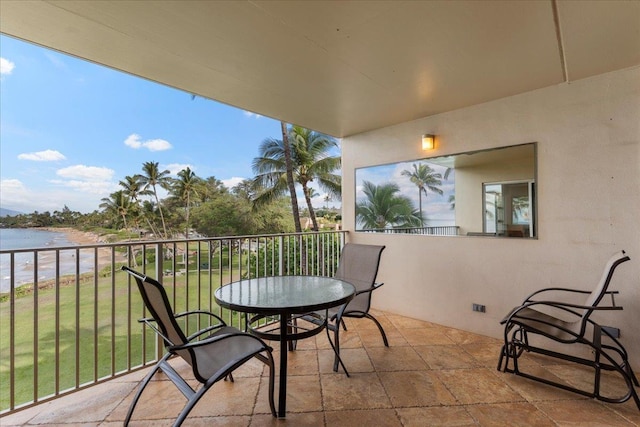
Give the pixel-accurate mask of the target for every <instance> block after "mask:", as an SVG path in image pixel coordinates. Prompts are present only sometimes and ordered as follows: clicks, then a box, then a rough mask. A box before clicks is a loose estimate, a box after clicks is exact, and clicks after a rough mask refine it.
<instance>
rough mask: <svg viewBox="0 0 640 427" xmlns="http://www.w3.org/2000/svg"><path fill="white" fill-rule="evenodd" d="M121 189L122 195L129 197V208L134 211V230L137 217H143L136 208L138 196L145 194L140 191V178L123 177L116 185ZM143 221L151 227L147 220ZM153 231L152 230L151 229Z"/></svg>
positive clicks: (138, 204) (135, 176) (138, 201)
mask: <svg viewBox="0 0 640 427" xmlns="http://www.w3.org/2000/svg"><path fill="white" fill-rule="evenodd" d="M118 184H119V185H120V186H121V187H122V189H123V190H122V191H123V192H124V194H125V195H126V196H127V197H129V200H130V201H131V204H132V206H131V208H132V210H133V211H135V212H134V213H135V214H136V215H135V216H134V220H135V221H136V225H135V226H136V228H137V227H138V224H137V221H138V215H137V214H139V213H140V215H142V216H144V213H143V212H141V211H140V210H139V209H138V208H139V207H140V196H141V195H144V194H145V192H144V190H143V189H142V187H143V185H142V183H141V182H140V176H139V175H134V176H130V175H129V176H125V177H124V180H122V181H120V182H119V183H118ZM145 219H146V220H147V224H148V225H149V226H151V224H149V219H148V218H146V217H145ZM151 229H152V230H153V228H151Z"/></svg>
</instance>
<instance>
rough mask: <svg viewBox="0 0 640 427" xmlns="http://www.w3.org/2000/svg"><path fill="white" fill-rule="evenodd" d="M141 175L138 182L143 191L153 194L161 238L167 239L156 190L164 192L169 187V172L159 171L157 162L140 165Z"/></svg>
mask: <svg viewBox="0 0 640 427" xmlns="http://www.w3.org/2000/svg"><path fill="white" fill-rule="evenodd" d="M142 172H143V173H144V174H143V175H138V176H139V177H140V181H141V182H142V185H143V186H144V190H145V191H150V192H151V193H150V194H153V197H154V198H155V200H156V206H158V211H159V212H160V219H161V221H162V231H163V233H164V235H163V238H165V239H166V238H167V226H166V224H165V222H164V214H163V213H162V205H161V204H160V200H159V199H158V189H157V187H158V186H160V187H161V188H164V189H165V190H168V189H169V187H170V185H171V177H169V174H170V172H169V170H167V169H165V170H163V171H160V168H159V166H158V162H145V163H143V165H142Z"/></svg>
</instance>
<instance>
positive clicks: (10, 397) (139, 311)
mask: <svg viewBox="0 0 640 427" xmlns="http://www.w3.org/2000/svg"><path fill="white" fill-rule="evenodd" d="M345 233H346V232H344V231H332V232H313V233H300V234H296V233H292V234H275V235H256V236H234V237H220V238H198V239H188V240H187V239H177V240H162V241H131V242H119V243H111V244H95V245H82V246H66V247H54V248H33V249H19V250H2V251H0V258H1V260H2V265H3V271H2V273H1V276H2V278H3V280H5V283H3V288H2V289H0V361H1V362H0V384H2V387H0V414H5V413H8V412H13V411H15V410H17V409H21V408H25V407H29V406H32V405H34V404H36V403H41V402H44V401H46V400H50V399H54V398H56V397H58V396H60V395H63V394H66V393H69V392H72V391H75V390H78V389H81V388H85V387H88V386H90V385H93V384H96V383H99V382H102V381H105V380H109V379H112V378H115V377H117V376H120V375H123V374H126V373H129V372H131V371H133V370H135V369H139V368H142V367H144V366H147V365H148V364H150V363H153V362H154V361H155V360H157V358H158V357H159V356H160V355H161V353H162V347H161V345H159V343H158V341H157V339H156V337H155V335H154V334H153V333H152V332H151V331H149V330H145V328H144V326H142V325H141V324H140V323H138V319H139V318H142V317H145V316H146V313H145V310H144V305H143V303H142V300H141V298H140V296H139V294H138V291H137V288H136V286H135V283H134V282H132V281H131V279H130V277H129V276H128V275H126V274H125V273H124V272H122V271H120V267H121V266H122V265H128V266H130V267H131V268H134V269H137V270H139V271H141V272H143V273H145V274H148V275H150V276H152V277H155V278H158V279H159V280H160V281H161V282H162V283H163V284H164V286H165V288H166V289H167V293H168V295H169V298H170V300H171V304H172V306H173V309H174V311H176V312H182V311H187V310H196V309H202V310H208V311H212V312H214V313H216V314H218V315H221V316H222V317H223V318H224V319H225V321H227V323H228V324H231V325H235V326H240V327H242V325H240V323H241V321H242V320H243V319H244V317H243V316H240V315H238V314H237V313H233V312H231V311H228V310H223V309H221V308H220V307H218V306H217V305H216V304H215V301H214V300H213V298H212V297H213V292H214V291H215V289H217V288H218V287H219V286H221V285H223V284H226V283H229V282H231V281H233V280H238V279H240V278H245V277H257V276H271V275H280V274H282V275H291V274H308V275H326V276H331V275H333V273H334V272H335V269H336V268H337V264H338V259H339V257H340V251H341V249H342V246H343V245H344V241H345ZM199 326H200V325H184V327H185V328H186V331H185V332H186V333H187V335H188V334H189V333H191V332H192V331H190V330H189V329H190V328H192V329H195V328H196V327H199Z"/></svg>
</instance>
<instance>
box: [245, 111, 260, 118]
mask: <svg viewBox="0 0 640 427" xmlns="http://www.w3.org/2000/svg"><path fill="white" fill-rule="evenodd" d="M242 114H244V115H245V116H247V117H253V118H256V119H259V118H261V117H262V116H261V115H260V114H257V113H252V112H251V111H246V110H245V111H243V112H242Z"/></svg>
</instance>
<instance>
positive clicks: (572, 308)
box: [500, 301, 622, 325]
mask: <svg viewBox="0 0 640 427" xmlns="http://www.w3.org/2000/svg"><path fill="white" fill-rule="evenodd" d="M537 305H541V306H544V307H551V308H556V309H559V310H563V311H564V312H567V313H570V314H573V315H575V316H577V317H581V316H582V313H579V312H578V311H576V310H594V311H595V310H597V311H607V310H622V307H621V306H617V305H607V306H602V305H597V306H591V305H581V304H571V303H564V302H559V301H529V302H526V303H524V304H522V305H521V306H519V307H516V308H514V309H513V310H511V312H510V313H509V314H508V315H507V316H505V317H504V319H502V320H501V321H500V324H501V325H504V324H505V323H507V322H509V321H510V320H511V319H512V318H513V317H514V316H516V315H517V314H518V312H519V311H520V310H523V309H525V308H532V307H533V306H537Z"/></svg>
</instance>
